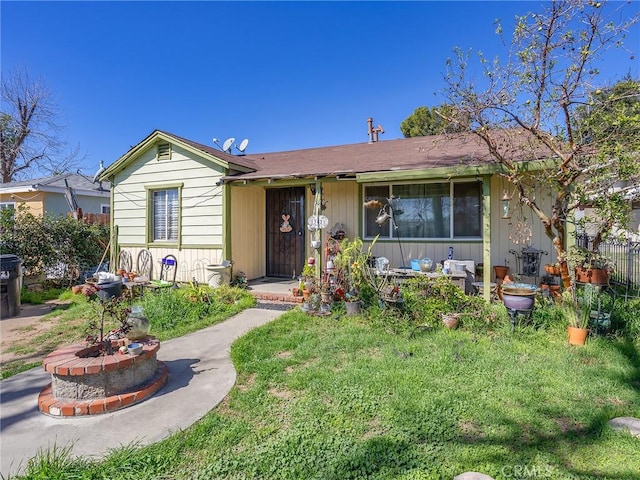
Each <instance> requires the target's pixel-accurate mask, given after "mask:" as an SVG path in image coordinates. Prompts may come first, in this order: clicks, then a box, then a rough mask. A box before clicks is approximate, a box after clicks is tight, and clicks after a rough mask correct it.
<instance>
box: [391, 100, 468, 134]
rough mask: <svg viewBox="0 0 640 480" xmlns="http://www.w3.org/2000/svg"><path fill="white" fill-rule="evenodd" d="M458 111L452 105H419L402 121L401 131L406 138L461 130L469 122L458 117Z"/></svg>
mask: <svg viewBox="0 0 640 480" xmlns="http://www.w3.org/2000/svg"><path fill="white" fill-rule="evenodd" d="M458 113H459V112H457V111H456V110H455V109H454V108H453V107H452V106H451V105H441V106H440V107H433V108H431V109H430V108H429V107H418V108H416V109H415V110H414V111H413V113H412V114H411V115H409V116H408V117H407V118H405V119H404V120H403V121H402V123H401V124H400V131H402V134H403V135H404V137H405V138H409V137H424V136H427V135H439V134H443V133H455V132H460V131H463V130H464V129H465V128H466V127H465V125H466V123H467V122H465V121H461V120H459V119H457V114H458Z"/></svg>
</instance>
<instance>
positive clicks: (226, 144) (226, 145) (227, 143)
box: [222, 137, 236, 153]
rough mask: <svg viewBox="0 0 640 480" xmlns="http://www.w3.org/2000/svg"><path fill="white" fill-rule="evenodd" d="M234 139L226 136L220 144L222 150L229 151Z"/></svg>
mask: <svg viewBox="0 0 640 480" xmlns="http://www.w3.org/2000/svg"><path fill="white" fill-rule="evenodd" d="M235 141H236V139H235V138H233V137H230V138H227V139H226V140H225V141H224V143H223V144H222V150H224V151H225V152H227V153H229V151H230V150H231V145H233V142H235Z"/></svg>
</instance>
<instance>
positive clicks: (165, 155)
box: [158, 143, 171, 160]
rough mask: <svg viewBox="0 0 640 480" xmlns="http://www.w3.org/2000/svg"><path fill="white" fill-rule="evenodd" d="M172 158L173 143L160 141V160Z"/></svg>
mask: <svg viewBox="0 0 640 480" xmlns="http://www.w3.org/2000/svg"><path fill="white" fill-rule="evenodd" d="M170 159H171V144H169V143H159V144H158V160H170Z"/></svg>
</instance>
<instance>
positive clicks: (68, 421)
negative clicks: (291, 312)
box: [0, 308, 283, 478]
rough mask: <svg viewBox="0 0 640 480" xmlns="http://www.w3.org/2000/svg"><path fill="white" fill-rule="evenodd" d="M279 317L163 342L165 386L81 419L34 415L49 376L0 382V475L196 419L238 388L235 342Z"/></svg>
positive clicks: (101, 451)
mask: <svg viewBox="0 0 640 480" xmlns="http://www.w3.org/2000/svg"><path fill="white" fill-rule="evenodd" d="M282 313H283V312H282V311H278V310H274V309H273V310H272V309H264V308H251V309H248V310H245V311H243V312H241V313H240V314H238V315H236V316H235V317H233V318H231V319H229V320H227V321H225V322H223V323H220V324H218V325H214V326H212V327H209V328H206V329H204V330H200V331H198V332H195V333H192V334H189V335H186V336H184V337H180V338H175V339H173V340H168V341H165V342H162V345H161V347H160V351H159V352H158V359H159V360H161V361H163V362H164V363H165V364H166V365H167V367H168V368H169V380H168V382H167V384H166V385H165V386H164V388H162V389H161V390H160V391H159V392H158V393H156V394H155V395H154V396H153V397H152V398H151V399H149V400H147V401H144V402H142V403H139V404H137V405H134V406H132V407H129V408H125V409H122V410H118V411H116V412H112V413H107V414H103V415H96V416H91V417H82V418H52V417H48V416H45V415H43V414H41V413H40V412H39V411H38V407H37V400H38V394H39V393H40V390H42V388H44V387H45V386H46V385H47V384H48V383H49V382H50V381H51V377H50V375H49V374H47V373H46V372H45V371H44V370H42V369H40V368H35V369H33V370H29V371H27V372H24V373H20V374H18V375H15V376H13V377H10V378H8V379H7V380H2V382H0V430H1V432H2V435H1V436H0V442H1V443H0V457H1V458H0V473H1V474H2V476H3V477H4V478H7V477H8V476H9V475H15V474H17V473H19V472H23V471H24V469H25V467H26V463H27V461H28V460H29V458H31V457H33V456H35V455H36V454H37V453H38V451H40V450H47V449H49V448H53V447H54V446H56V447H70V448H71V451H72V453H73V454H74V455H76V456H83V457H87V458H99V457H101V456H103V455H105V454H106V453H108V451H109V450H111V449H114V448H118V447H120V446H122V445H130V444H132V443H138V444H141V445H147V444H150V443H155V442H158V441H160V440H162V439H164V438H167V437H169V436H170V435H172V434H173V433H175V432H176V431H179V430H182V429H185V428H187V427H189V426H190V425H192V424H193V423H195V422H196V421H197V420H199V419H200V418H202V417H203V416H204V415H205V414H206V413H207V412H208V411H209V410H211V409H212V408H214V407H215V406H216V405H218V403H220V402H221V401H222V399H223V398H224V397H225V396H226V395H227V393H228V392H229V390H230V389H231V388H232V387H233V385H234V384H235V381H236V372H235V369H234V368H233V365H232V363H231V358H230V346H231V344H232V343H233V341H234V340H236V339H237V338H239V337H241V336H242V335H244V334H245V333H246V332H248V331H250V330H251V329H253V328H255V327H258V326H260V325H264V324H266V323H268V322H270V321H271V320H273V319H274V318H276V317H278V316H279V315H280V314H282Z"/></svg>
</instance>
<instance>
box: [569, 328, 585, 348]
mask: <svg viewBox="0 0 640 480" xmlns="http://www.w3.org/2000/svg"><path fill="white" fill-rule="evenodd" d="M588 335H589V329H588V328H578V327H567V336H568V337H569V344H571V345H584V344H585V343H587V336H588Z"/></svg>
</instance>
